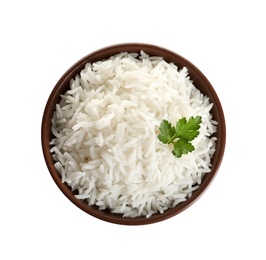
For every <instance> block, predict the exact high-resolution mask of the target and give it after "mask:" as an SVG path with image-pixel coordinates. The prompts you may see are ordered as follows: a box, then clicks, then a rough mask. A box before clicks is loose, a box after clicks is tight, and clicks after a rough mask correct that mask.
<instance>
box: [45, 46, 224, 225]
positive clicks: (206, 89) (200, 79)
mask: <svg viewBox="0 0 266 260" xmlns="http://www.w3.org/2000/svg"><path fill="white" fill-rule="evenodd" d="M141 50H143V51H144V52H145V53H147V54H148V55H150V56H160V57H163V58H164V60H165V61H167V62H173V63H174V64H175V65H177V66H178V68H182V67H186V68H187V69H188V72H189V76H190V78H191V79H192V80H193V84H194V85H195V86H196V88H198V89H199V90H200V91H201V92H202V93H203V94H204V95H206V96H208V97H209V99H210V101H211V102H212V103H213V108H212V110H211V113H212V116H213V119H214V120H216V121H217V122H218V126H217V132H216V133H215V134H214V135H215V136H216V138H217V141H216V151H215V153H214V155H213V157H212V160H211V163H212V167H211V171H210V172H209V173H208V174H206V175H205V176H204V177H203V179H202V183H201V185H200V187H199V188H198V189H197V190H196V191H194V192H193V193H192V196H191V197H190V198H188V199H187V200H186V201H184V202H181V203H179V204H177V205H176V206H175V207H174V208H170V209H168V210H166V211H165V212H163V213H162V214H161V213H156V214H154V215H152V216H150V217H149V218H146V217H145V216H141V217H136V218H125V217H122V215H120V214H114V213H111V212H110V211H108V210H99V209H98V207H97V206H89V205H88V204H87V202H86V201H84V200H80V199H77V198H76V197H75V194H74V193H73V192H72V191H71V189H70V187H69V186H68V185H67V184H66V183H62V181H61V176H60V175H59V173H58V172H57V170H56V168H55V167H54V160H53V158H52V155H51V153H50V149H51V145H50V142H51V139H52V137H53V134H52V132H51V119H52V116H53V113H54V110H55V106H56V104H57V103H58V102H59V101H60V99H61V97H60V95H61V94H63V93H65V92H66V91H67V90H68V89H69V88H70V86H69V84H70V80H71V79H72V78H74V77H75V76H76V75H77V74H78V73H79V72H80V71H81V70H82V69H83V68H84V67H85V64H86V63H88V62H91V63H93V62H96V61H101V60H103V59H107V58H109V57H110V56H112V55H115V54H118V53H121V52H129V53H131V52H138V53H139V52H140V51H141ZM41 142H42V150H43V155H44V159H45V162H46V165H47V167H48V170H49V172H50V174H51V176H52V178H53V180H54V182H55V183H56V184H57V186H58V187H59V189H60V190H61V191H62V193H63V194H64V195H65V196H66V197H67V198H68V199H69V200H70V201H71V202H72V203H74V204H75V205H76V206H77V207H78V208H80V209H81V210H83V211H84V212H86V213H88V214H90V215H91V216H93V217H96V218H98V219H100V220H103V221H107V222H110V223H115V224H121V225H144V224H151V223H156V222H159V221H163V220H166V219H169V218H171V217H173V216H176V215H177V214H179V213H181V212H183V211H184V210H185V209H187V208H188V207H190V206H191V205H192V204H193V203H194V202H196V201H197V200H198V199H199V198H200V197H201V196H202V194H203V193H204V192H205V191H206V190H207V188H208V187H209V186H210V184H211V182H212V181H213V179H214V178H215V176H216V174H217V172H218V170H219V167H220V165H221V162H222V159H223V154H224V150H225V142H226V125H225V118H224V113H223V109H222V106H221V103H220V100H219V98H218V96H217V94H216V92H215V90H214V88H213V87H212V85H211V83H210V82H209V81H208V79H207V78H206V77H205V76H204V75H203V73H202V72H201V71H200V70H199V69H198V68H197V67H196V66H195V65H193V64H192V63H191V62H190V61H188V60H187V59H186V58H184V57H182V56H180V55H179V54H177V53H175V52H173V51H171V50H168V49H166V48H163V47H160V46H156V45H151V44H145V43H122V44H116V45H112V46H107V47H104V48H101V49H98V50H96V51H94V52H92V53H90V54H88V55H87V56H85V57H83V58H81V59H80V60H79V61H77V62H76V63H75V64H74V65H73V66H71V67H70V68H69V69H68V70H67V71H66V72H65V73H64V74H63V76H62V77H61V78H60V79H59V81H58V82H57V83H56V85H55V86H54V88H53V89H52V91H51V94H50V96H49V98H48V101H47V103H46V106H45V109H44V113H43V118H42V126H41ZM210 206H211V205H210Z"/></svg>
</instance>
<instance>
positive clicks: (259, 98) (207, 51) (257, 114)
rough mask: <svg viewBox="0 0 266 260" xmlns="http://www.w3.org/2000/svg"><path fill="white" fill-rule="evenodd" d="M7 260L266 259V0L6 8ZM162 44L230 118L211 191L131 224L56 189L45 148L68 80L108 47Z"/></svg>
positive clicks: (3, 225)
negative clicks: (49, 117) (156, 219)
mask: <svg viewBox="0 0 266 260" xmlns="http://www.w3.org/2000/svg"><path fill="white" fill-rule="evenodd" d="M0 13H1V15H0V28H1V31H0V33H1V36H0V37H1V40H0V73H1V78H0V85H1V86H0V99H1V101H0V106H1V107H0V111H1V117H0V124H1V125H0V131H1V134H0V138H1V146H0V147H1V154H2V156H1V166H2V167H1V179H0V180H1V184H0V200H1V202H0V203H1V210H0V212H1V213H0V220H1V221H0V240H1V243H0V258H1V259H93V258H97V259H104V258H106V259H107V258H110V259H200V260H201V259H203V260H208V259H243V258H244V257H245V259H256V260H258V259H266V251H265V234H266V214H265V205H266V202H265V199H266V194H265V184H266V182H265V181H266V178H265V176H266V167H265V161H266V160H265V154H266V153H265V147H266V142H265V128H264V126H265V112H266V107H265V102H266V101H265V90H264V89H265V85H266V83H265V78H266V66H265V60H266V40H265V39H266V38H265V34H266V29H265V28H266V15H265V4H264V1H258V0H253V1H234V0H230V1H219V2H218V1H189V0H186V1H168V0H164V1H145V0H142V1H139V0H135V1H114V0H112V1H104V0H102V1H101V0H99V1H98V0H96V1H79V0H75V1H56V0H54V1H28V0H25V1H18V0H17V1H1V4H0ZM123 42H144V43H152V44H155V45H160V46H162V47H165V48H168V49H171V50H173V51H174V52H177V53H179V54H181V55H182V56H184V57H186V58H187V59H188V60H190V61H191V62H192V63H194V64H195V65H196V66H197V67H198V68H199V69H200V70H201V71H202V72H203V73H204V74H205V76H206V77H207V78H208V79H209V80H210V82H211V83H212V85H213V86H214V88H215V90H216V92H217V94H218V95H219V97H220V101H221V103H222V105H223V108H224V113H225V117H226V122H227V145H226V151H225V155H224V160H223V163H222V165H221V167H220V170H219V172H218V175H217V177H216V178H215V180H214V182H213V183H212V185H211V187H210V188H209V189H208V191H207V192H206V193H205V194H204V195H203V196H202V197H201V198H200V199H199V200H198V201H197V202H196V203H195V204H194V205H193V206H192V207H190V208H189V209H187V210H186V211H184V212H183V213H181V214H179V215H177V216H175V217H173V218H171V219H169V220H166V221H164V222H160V223H156V224H152V225H147V226H120V225H116V224H111V223H107V222H104V221H101V220H98V219H95V218H93V217H91V216H90V215H87V214H86V213H84V212H83V211H81V210H80V209H78V208H77V207H75V206H74V205H73V204H72V203H71V202H70V201H69V200H68V199H67V198H66V197H65V196H64V195H63V194H62V192H61V191H60V190H59V189H58V188H57V186H56V185H55V183H54V182H53V180H52V178H51V176H50V174H49V172H48V170H47V167H46V165H45V162H44V159H43V155H42V150H41V139H40V130H41V129H40V128H41V119H42V113H43V109H44V106H45V104H46V101H47V99H48V96H49V94H50V92H51V90H52V88H53V87H54V85H55V84H56V82H57V80H58V79H59V78H60V77H61V75H62V74H63V73H64V72H65V71H66V70H67V69H68V68H69V67H70V66H71V65H72V64H73V63H75V62H76V61H77V60H79V59H80V58H82V57H83V56H85V55H86V54H88V53H90V52H92V51H94V50H97V49H99V48H102V47H105V46H108V45H111V44H116V43H123Z"/></svg>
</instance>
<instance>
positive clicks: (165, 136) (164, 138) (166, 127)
mask: <svg viewBox="0 0 266 260" xmlns="http://www.w3.org/2000/svg"><path fill="white" fill-rule="evenodd" d="M159 130H160V131H161V133H160V134H159V135H158V138H159V140H160V141H161V142H163V143H164V144H167V143H169V141H170V140H171V138H172V137H173V136H174V135H175V133H176V130H175V128H174V127H173V126H171V123H169V122H168V121H167V120H163V121H162V123H161V125H160V128H159Z"/></svg>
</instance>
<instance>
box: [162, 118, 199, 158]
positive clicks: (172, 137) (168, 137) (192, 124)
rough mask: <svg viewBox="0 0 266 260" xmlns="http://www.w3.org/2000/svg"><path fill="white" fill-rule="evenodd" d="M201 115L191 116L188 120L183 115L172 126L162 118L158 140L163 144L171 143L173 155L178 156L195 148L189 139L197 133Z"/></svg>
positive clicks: (192, 138) (193, 137)
mask: <svg viewBox="0 0 266 260" xmlns="http://www.w3.org/2000/svg"><path fill="white" fill-rule="evenodd" d="M201 122H202V120H201V116H196V117H193V116H191V117H190V118H189V119H188V120H187V119H186V118H185V117H183V118H181V119H180V120H178V122H177V123H176V126H175V127H174V126H172V125H171V123H169V122H168V121H167V120H165V119H164V120H163V121H162V122H161V125H160V128H159V130H160V134H159V135H158V138H159V140H160V141H161V142H162V143H164V144H170V143H172V144H173V146H174V149H173V151H172V153H173V155H174V156H176V157H177V158H180V157H181V156H182V155H183V154H187V153H189V152H192V151H194V150H195V147H194V146H193V145H192V143H191V141H192V140H194V139H195V138H196V137H197V136H198V135H199V131H198V130H199V128H200V123H201Z"/></svg>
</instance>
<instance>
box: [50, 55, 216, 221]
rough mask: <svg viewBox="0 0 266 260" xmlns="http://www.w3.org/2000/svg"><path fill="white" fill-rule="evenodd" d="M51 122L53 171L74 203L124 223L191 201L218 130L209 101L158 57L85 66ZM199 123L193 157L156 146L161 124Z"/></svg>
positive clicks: (184, 70) (132, 57)
mask: <svg viewBox="0 0 266 260" xmlns="http://www.w3.org/2000/svg"><path fill="white" fill-rule="evenodd" d="M61 97H62V99H61V101H60V103H59V104H57V105H56V107H55V112H54V116H53V118H52V133H53V135H54V138H53V139H52V141H51V144H52V149H51V153H52V155H53V158H54V160H55V167H56V169H57V171H58V172H59V173H60V175H61V177H62V182H66V183H67V184H68V185H69V186H70V187H71V189H72V190H73V191H76V192H77V193H78V195H76V197H77V198H78V199H82V200H87V202H88V204H89V205H97V206H98V207H99V209H100V210H104V209H108V210H110V211H111V212H113V213H119V214H122V215H123V217H131V218H133V217H138V216H146V217H150V216H151V215H153V214H155V213H158V212H160V213H163V212H164V211H165V210H167V209H168V208H172V207H175V206H176V205H177V204H178V203H180V202H182V201H185V200H186V199H187V198H189V197H190V196H191V195H192V192H193V191H194V190H196V189H197V188H198V187H199V185H200V184H201V180H202V178H203V176H204V175H205V174H207V173H208V172H210V168H211V158H212V156H213V154H214V152H215V137H212V134H213V133H215V132H216V125H217V123H216V122H215V121H214V120H213V119H212V115H211V108H212V106H213V104H212V103H210V100H209V98H208V97H206V96H204V95H203V94H202V93H201V92H200V91H199V90H198V89H197V88H195V86H194V85H193V83H192V81H191V80H190V78H189V74H188V70H187V68H185V67H184V68H181V69H179V68H177V66H176V65H174V64H173V63H167V62H166V61H164V60H163V59H162V58H161V57H149V56H148V55H147V54H146V53H144V52H143V51H141V52H140V54H139V55H138V54H137V53H126V52H124V53H120V54H117V55H114V56H112V57H111V58H109V59H107V60H104V61H99V62H95V63H93V64H91V63H88V64H86V66H85V68H84V69H83V70H82V71H81V73H80V74H79V75H77V76H76V77H75V78H74V79H72V80H71V82H70V89H69V90H68V91H67V92H66V93H65V94H63V95H62V96H61ZM197 115H199V116H201V117H202V123H201V128H200V134H199V136H198V137H197V138H196V139H194V140H193V141H192V143H193V145H194V146H195V151H193V152H192V153H189V154H187V155H183V156H182V157H181V158H176V157H174V156H173V155H172V152H171V151H172V150H171V147H170V145H166V144H163V143H162V142H160V141H159V139H158V137H157V135H158V129H159V126H160V123H161V121H162V120H163V119H166V120H168V121H170V122H171V123H172V124H175V123H176V122H177V121H178V120H179V119H180V118H182V117H187V118H189V117H190V116H197Z"/></svg>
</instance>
